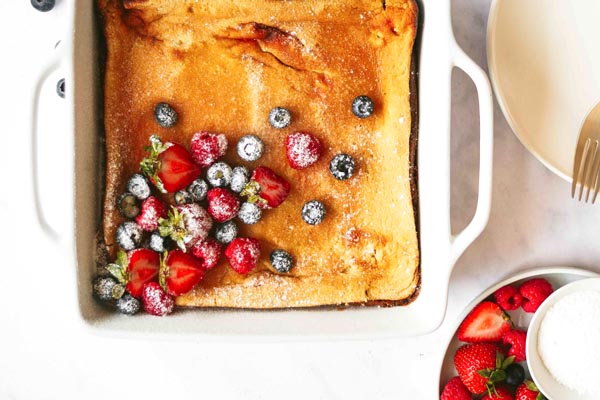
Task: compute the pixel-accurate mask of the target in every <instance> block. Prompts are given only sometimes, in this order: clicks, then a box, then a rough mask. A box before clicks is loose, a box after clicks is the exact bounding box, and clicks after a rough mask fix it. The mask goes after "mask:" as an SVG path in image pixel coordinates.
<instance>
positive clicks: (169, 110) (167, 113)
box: [154, 103, 177, 128]
mask: <svg viewBox="0 0 600 400" xmlns="http://www.w3.org/2000/svg"><path fill="white" fill-rule="evenodd" d="M154 119H155V120H156V122H157V123H158V124H159V125H160V126H162V127H163V128H170V127H172V126H174V125H175V124H176V123H177V111H175V110H174V109H173V107H171V106H170V105H168V104H167V103H158V104H157V105H156V106H155V107H154Z"/></svg>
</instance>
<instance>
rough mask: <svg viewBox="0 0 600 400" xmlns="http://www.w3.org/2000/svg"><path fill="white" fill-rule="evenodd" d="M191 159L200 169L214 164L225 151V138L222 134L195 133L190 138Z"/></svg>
mask: <svg viewBox="0 0 600 400" xmlns="http://www.w3.org/2000/svg"><path fill="white" fill-rule="evenodd" d="M190 150H191V152H192V158H193V159H194V161H195V162H196V164H198V165H199V166H201V167H202V168H206V167H208V166H210V165H212V164H214V163H215V161H217V160H218V159H219V158H221V157H223V156H224V155H225V152H226V151H227V138H226V137H225V135H223V134H216V133H209V132H205V131H201V132H197V133H195V134H194V136H193V137H192V145H191V149H190Z"/></svg>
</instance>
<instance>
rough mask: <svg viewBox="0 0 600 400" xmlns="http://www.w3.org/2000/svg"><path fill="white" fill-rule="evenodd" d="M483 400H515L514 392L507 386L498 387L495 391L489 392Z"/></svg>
mask: <svg viewBox="0 0 600 400" xmlns="http://www.w3.org/2000/svg"><path fill="white" fill-rule="evenodd" d="M481 400H514V397H513V395H512V393H511V392H510V391H509V390H508V389H507V388H505V387H497V388H496V391H495V392H493V393H488V394H486V395H485V396H483V397H482V398H481Z"/></svg>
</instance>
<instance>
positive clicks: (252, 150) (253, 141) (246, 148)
mask: <svg viewBox="0 0 600 400" xmlns="http://www.w3.org/2000/svg"><path fill="white" fill-rule="evenodd" d="M264 150H265V145H264V144H263V142H262V140H260V138H259V137H258V136H256V135H246V136H242V137H241V138H240V140H239V141H238V143H237V152H238V155H239V156H240V158H241V159H242V160H244V161H256V160H258V159H259V158H261V157H262V155H263V152H264Z"/></svg>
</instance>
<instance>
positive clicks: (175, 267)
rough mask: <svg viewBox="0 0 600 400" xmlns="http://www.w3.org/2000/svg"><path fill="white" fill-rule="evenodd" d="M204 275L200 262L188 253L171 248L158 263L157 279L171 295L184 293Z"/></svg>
mask: <svg viewBox="0 0 600 400" xmlns="http://www.w3.org/2000/svg"><path fill="white" fill-rule="evenodd" d="M203 277H204V269H202V264H201V263H200V261H198V260H197V259H196V258H194V257H193V256H191V255H190V254H187V253H184V252H183V251H181V250H173V251H171V252H170V253H169V254H168V255H167V256H166V257H163V259H162V260H161V263H160V273H159V278H158V281H159V283H160V286H161V287H162V288H163V289H164V291H165V292H167V293H168V294H170V295H172V296H181V295H182V294H186V293H187V292H189V291H190V290H192V289H193V288H194V286H196V284H197V283H198V282H200V280H201V279H202V278H203Z"/></svg>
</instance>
